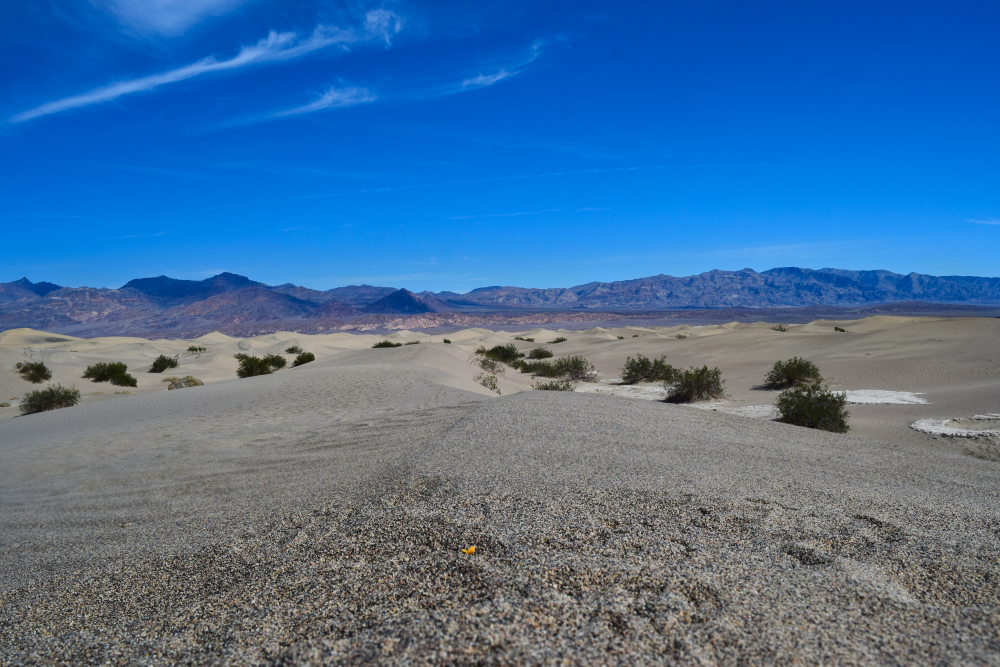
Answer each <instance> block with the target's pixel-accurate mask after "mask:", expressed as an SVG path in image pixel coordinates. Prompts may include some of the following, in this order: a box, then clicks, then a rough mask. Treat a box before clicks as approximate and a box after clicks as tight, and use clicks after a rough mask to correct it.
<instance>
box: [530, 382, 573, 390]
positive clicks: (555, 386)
mask: <svg viewBox="0 0 1000 667" xmlns="http://www.w3.org/2000/svg"><path fill="white" fill-rule="evenodd" d="M534 389H536V390H537V391H573V386H572V385H571V384H570V383H569V382H568V381H567V380H552V381H551V382H536V383H535V386H534Z"/></svg>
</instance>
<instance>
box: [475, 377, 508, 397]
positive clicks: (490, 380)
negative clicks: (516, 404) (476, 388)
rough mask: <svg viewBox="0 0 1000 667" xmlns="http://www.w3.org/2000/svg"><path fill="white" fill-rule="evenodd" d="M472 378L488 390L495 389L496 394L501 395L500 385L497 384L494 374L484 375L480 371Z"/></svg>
mask: <svg viewBox="0 0 1000 667" xmlns="http://www.w3.org/2000/svg"><path fill="white" fill-rule="evenodd" d="M472 379H473V380H475V381H476V382H478V383H479V384H481V385H483V386H484V387H486V388H487V389H489V390H490V391H495V392H496V393H497V395H498V396H501V395H502V394H501V393H500V386H499V385H498V384H497V376H496V375H486V374H485V373H480V374H479V375H477V376H476V377H474V378H472Z"/></svg>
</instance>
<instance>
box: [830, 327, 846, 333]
mask: <svg viewBox="0 0 1000 667" xmlns="http://www.w3.org/2000/svg"><path fill="white" fill-rule="evenodd" d="M833 330H834V331H839V332H840V333H847V329H843V328H841V327H834V328H833Z"/></svg>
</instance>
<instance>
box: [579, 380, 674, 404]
mask: <svg viewBox="0 0 1000 667" xmlns="http://www.w3.org/2000/svg"><path fill="white" fill-rule="evenodd" d="M605 382H606V380H602V381H601V384H581V385H580V386H578V387H576V388H575V389H574V390H573V391H576V392H579V393H581V394H606V395H608V396H621V397H623V398H638V399H641V400H644V401H662V400H663V399H665V398H666V397H667V391H666V390H665V389H664V388H663V387H659V386H654V387H648V386H637V385H631V384H605ZM615 382H618V380H615Z"/></svg>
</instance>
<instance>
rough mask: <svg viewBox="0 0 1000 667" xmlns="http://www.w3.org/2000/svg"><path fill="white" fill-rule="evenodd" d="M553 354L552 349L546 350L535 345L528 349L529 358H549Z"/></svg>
mask: <svg viewBox="0 0 1000 667" xmlns="http://www.w3.org/2000/svg"><path fill="white" fill-rule="evenodd" d="M554 356H555V355H554V354H552V350H546V349H545V348H544V347H536V348H534V349H531V350H529V351H528V358H529V359H551V358H552V357H554Z"/></svg>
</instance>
